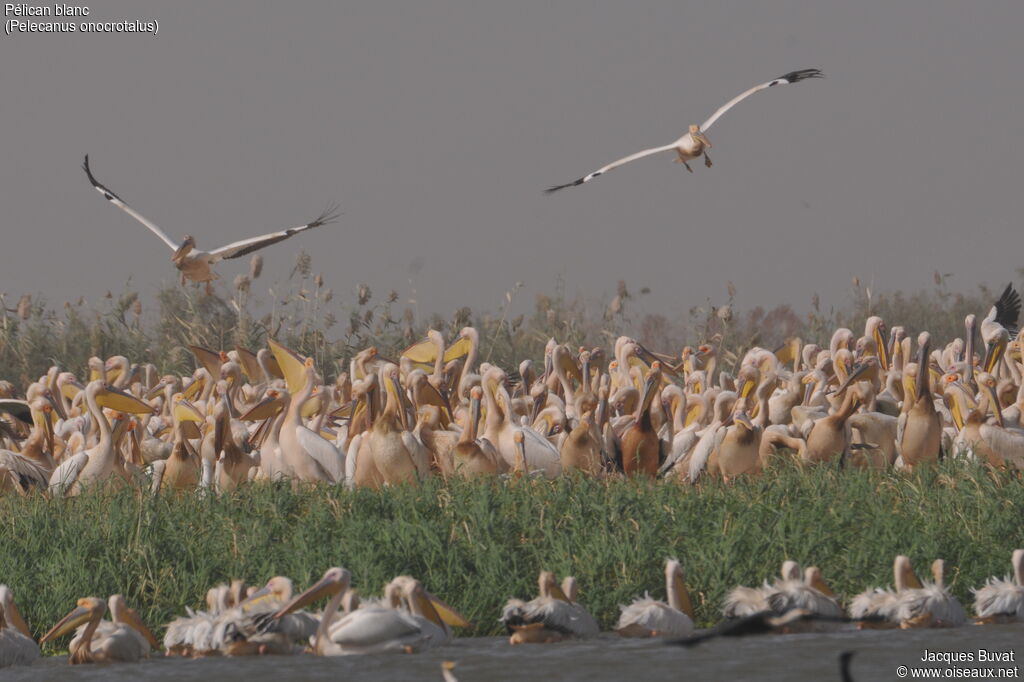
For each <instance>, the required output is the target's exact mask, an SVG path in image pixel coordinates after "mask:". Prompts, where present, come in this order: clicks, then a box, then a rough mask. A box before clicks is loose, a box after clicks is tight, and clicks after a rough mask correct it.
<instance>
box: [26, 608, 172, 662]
mask: <svg viewBox="0 0 1024 682" xmlns="http://www.w3.org/2000/svg"><path fill="white" fill-rule="evenodd" d="M106 610H107V605H106V604H105V603H103V601H102V600H101V599H97V598H96V597H84V598H82V599H79V600H78V607H77V608H75V609H74V610H72V611H71V613H69V614H68V615H66V616H64V618H62V619H61V621H60V622H59V623H57V624H56V625H54V626H53V628H51V629H50V631H49V632H47V633H46V634H45V635H43V638H42V639H41V640H39V642H40V643H41V644H42V643H45V642H48V641H50V640H51V639H55V638H57V637H60V636H62V635H65V634H67V633H68V632H70V631H71V630H72V629H74V628H77V627H78V626H80V625H82V624H85V627H84V629H81V630H80V631H79V632H78V633H76V635H75V637H74V639H72V640H71V644H70V645H69V647H68V649H69V651H70V652H71V656H70V658H69V659H68V660H69V661H70V662H71V663H72V664H76V663H107V662H111V661H120V662H129V663H133V662H135V661H138V660H139V659H140V658H144V657H146V656H149V650H150V646H151V645H152V646H158V645H157V643H156V640H155V639H154V637H153V635H152V633H150V632H149V630H148V629H147V628H146V626H145V625H143V624H142V621H141V620H139V617H138V615H136V613H135V612H134V611H133V610H132V609H129V608H128V607H127V606H126V605H125V603H124V597H122V596H121V595H119V594H115V595H113V596H111V597H110V617H111V618H112V619H113V621H112V622H109V621H108V622H105V623H101V619H102V618H103V614H104V613H106Z"/></svg>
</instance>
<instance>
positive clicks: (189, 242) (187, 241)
mask: <svg viewBox="0 0 1024 682" xmlns="http://www.w3.org/2000/svg"><path fill="white" fill-rule="evenodd" d="M194 248H196V239H195V237H193V236H192V235H190V234H186V235H185V238H184V239H183V240H182V241H181V246H179V247H178V248H177V250H176V251H175V252H174V255H172V256H171V260H172V261H174V262H179V261H180V260H181V259H183V258H184V257H185V256H187V255H188V254H189V252H190V251H192V249H194Z"/></svg>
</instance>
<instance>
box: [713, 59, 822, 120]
mask: <svg viewBox="0 0 1024 682" xmlns="http://www.w3.org/2000/svg"><path fill="white" fill-rule="evenodd" d="M824 77H825V74H823V73H822V72H821V71H819V70H818V69H801V70H800V71H791V72H790V73H787V74H786V75H785V76H779V77H778V78H773V79H772V80H770V81H768V82H767V83H761V84H760V85H755V86H754V87H752V88H750V89H749V90H747V91H746V92H744V93H742V94H740V95H737V96H736V97H733V98H732V99H731V100H729V101H728V102H726V103H725V104H724V105H722V106H721V107H719V108H718V111H716V112H715V113H714V114H712V115H711V118H709V119H708V120H706V121H704V123H702V124H701V126H700V129H701V130H702V131H704V130H707V129H708V128H710V127H711V126H712V125H714V123H715V121H717V120H718V118H719V117H720V116H721V115H722V114H724V113H725V112H727V111H729V110H730V109H732V108H733V107H734V106H736V105H737V104H739V103H740V102H741V101H743V100H745V99H746V98H748V97H750V96H751V95H753V94H754V93H755V92H758V91H759V90H767V89H768V88H770V87H772V86H773V85H782V84H783V83H799V82H800V81H802V80H806V79H808V78H824Z"/></svg>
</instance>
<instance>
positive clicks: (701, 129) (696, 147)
mask: <svg viewBox="0 0 1024 682" xmlns="http://www.w3.org/2000/svg"><path fill="white" fill-rule="evenodd" d="M808 78H824V74H822V73H821V71H819V70H818V69H801V70H800V71H792V72H790V73H787V74H786V75H784V76H779V77H778V78H773V79H772V80H770V81H768V82H766V83H761V84H760V85H755V86H754V87H752V88H750V89H749V90H747V91H746V92H744V93H742V94H740V95H737V96H736V97H734V98H732V99H731V100H729V101H728V102H726V103H725V104H724V105H722V106H721V107H719V109H718V111H716V112H715V113H714V114H712V115H711V118H709V119H708V120H706V121H704V123H703V124H701V125H699V126H698V125H691V126H690V129H689V131H687V133H686V134H685V135H683V136H682V137H680V138H679V139H678V140H676V141H675V142H673V143H672V144H667V145H665V146H663V147H654V148H652V149H645V150H643V151H642V152H637V153H635V154H630V155H629V156H626V157H623V158H621V159H619V160H618V161H613V162H612V163H609V164H608V165H607V166H604V167H603V168H599V169H597V170H596V171H594V172H593V173H590V174H588V175H584V176H583V177H582V178H580V179H579V180H574V181H573V182H570V183H566V184H564V185H555V186H554V187H549V188H548V189H547V190H545V191H547V192H548V193H551V192H557V191H558V190H560V189H565V188H566V187H575V186H576V185H582V184H583V183H584V182H590V181H591V180H593V179H594V178H596V177H598V176H599V175H604V174H605V173H607V172H608V171H610V170H611V169H613V168H618V167H619V166H622V165H625V164H627V163H629V162H630V161H636V160H637V159H642V158H644V157H645V156H650V155H651V154H657V153H659V152H667V151H669V150H672V149H674V150H675V151H676V153H677V154H678V155H679V158H678V159H677V163H681V164H683V165H684V166H686V170H688V171H690V172H691V173H692V172H693V169H692V168H690V164H688V163H687V161H691V160H693V159H697V158H700V157H701V156H703V157H704V165H705V166H707V167H708V168H710V167H711V159H710V158H708V154H707V151H705V150H706V149H710V148H711V142H710V140H708V138H707V136H706V135H705V134H704V133H705V132H707V129H708V128H710V127H711V126H712V125H713V124H714V123H715V121H717V120H718V118H719V117H720V116H721V115H722V114H724V113H725V112H727V111H729V109H732V108H733V107H734V106H736V105H737V104H739V103H740V102H741V101H743V100H745V99H746V98H747V97H750V96H751V95H753V94H754V93H755V92H758V91H760V90H767V89H768V88H770V87H772V86H773V85H782V84H784V83H799V82H800V81H802V80H806V79H808Z"/></svg>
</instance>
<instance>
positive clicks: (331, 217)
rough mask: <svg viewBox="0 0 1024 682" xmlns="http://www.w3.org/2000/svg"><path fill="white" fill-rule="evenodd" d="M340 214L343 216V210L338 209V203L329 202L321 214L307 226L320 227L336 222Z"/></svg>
mask: <svg viewBox="0 0 1024 682" xmlns="http://www.w3.org/2000/svg"><path fill="white" fill-rule="evenodd" d="M339 216H341V211H339V210H338V205H337V204H334V203H332V204H328V205H327V208H325V209H324V210H323V212H322V213H321V214H320V215H318V216H317V217H316V218H315V219H314V220H312V221H311V222H310V223H308V224H307V227H320V226H321V225H330V224H331V223H336V222H338V217H339Z"/></svg>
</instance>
